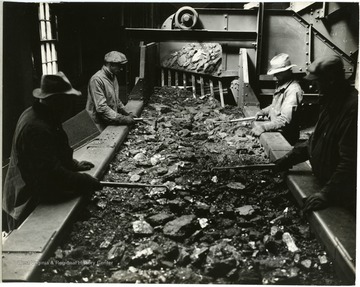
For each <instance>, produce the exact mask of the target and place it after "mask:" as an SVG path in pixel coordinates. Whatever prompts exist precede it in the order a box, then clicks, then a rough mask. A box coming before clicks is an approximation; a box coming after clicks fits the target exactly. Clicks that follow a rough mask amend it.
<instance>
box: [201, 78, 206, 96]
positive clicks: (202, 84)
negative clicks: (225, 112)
mask: <svg viewBox="0 0 360 287" xmlns="http://www.w3.org/2000/svg"><path fill="white" fill-rule="evenodd" d="M200 92H201V96H202V97H204V96H205V92H204V77H202V76H200Z"/></svg>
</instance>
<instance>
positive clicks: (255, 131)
mask: <svg viewBox="0 0 360 287" xmlns="http://www.w3.org/2000/svg"><path fill="white" fill-rule="evenodd" d="M264 131H265V130H264V128H263V127H262V126H260V125H258V126H255V127H254V128H253V129H252V130H251V131H250V134H251V135H253V136H255V137H259V136H260V135H261V134H262V133H263V132H264Z"/></svg>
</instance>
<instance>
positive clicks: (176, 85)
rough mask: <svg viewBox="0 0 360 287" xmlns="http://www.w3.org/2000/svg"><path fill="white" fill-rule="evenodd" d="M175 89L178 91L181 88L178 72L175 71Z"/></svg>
mask: <svg viewBox="0 0 360 287" xmlns="http://www.w3.org/2000/svg"><path fill="white" fill-rule="evenodd" d="M175 87H176V89H178V88H179V74H178V72H177V71H175Z"/></svg>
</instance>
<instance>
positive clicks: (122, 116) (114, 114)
mask: <svg viewBox="0 0 360 287" xmlns="http://www.w3.org/2000/svg"><path fill="white" fill-rule="evenodd" d="M104 62H105V63H104V65H103V67H102V68H101V70H99V71H98V72H96V73H95V74H94V75H93V76H92V77H91V79H90V81H89V85H88V98H87V103H86V110H87V111H88V113H89V115H90V117H91V118H92V119H93V120H94V122H95V124H96V125H97V126H98V128H99V129H100V130H103V129H104V128H105V127H106V126H108V125H132V124H134V123H135V121H134V119H133V116H132V114H131V113H129V112H127V111H126V109H125V106H124V104H123V103H122V102H121V100H120V99H119V83H118V80H117V78H116V75H118V74H119V73H120V71H122V69H123V67H124V65H125V64H126V63H127V62H128V60H127V58H126V56H125V55H124V54H123V53H120V52H118V51H111V52H109V53H107V54H106V55H105V57H104Z"/></svg>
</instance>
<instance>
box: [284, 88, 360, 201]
mask: <svg viewBox="0 0 360 287" xmlns="http://www.w3.org/2000/svg"><path fill="white" fill-rule="evenodd" d="M349 89H350V88H349V87H344V88H343V89H339V90H340V92H339V93H341V96H340V97H337V98H336V99H335V100H334V101H332V102H330V103H328V104H326V105H325V106H324V107H323V109H322V111H321V112H320V115H319V119H318V122H317V124H316V126H315V130H314V133H313V134H312V135H311V137H310V138H309V140H308V141H306V142H304V143H303V144H301V145H298V146H296V147H295V148H294V149H293V150H292V151H290V152H289V153H288V154H287V155H286V156H287V157H288V162H289V163H292V164H296V163H300V162H303V161H306V160H309V161H310V163H311V166H312V170H313V173H314V175H315V176H316V177H317V178H318V179H319V180H320V182H321V183H322V184H323V185H324V189H325V190H326V191H327V192H329V193H330V194H335V193H338V194H339V193H342V194H344V193H348V195H350V196H354V194H355V190H356V164H357V112H358V96H357V91H356V90H352V91H350V90H349Z"/></svg>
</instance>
